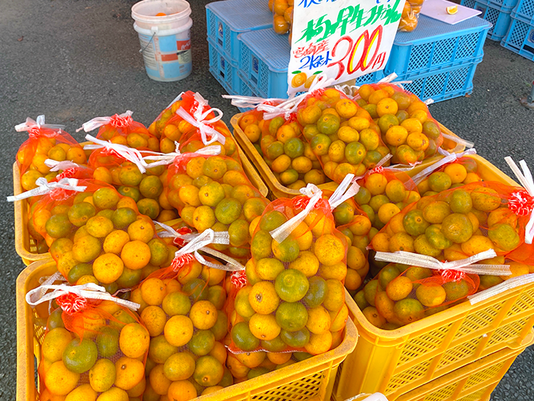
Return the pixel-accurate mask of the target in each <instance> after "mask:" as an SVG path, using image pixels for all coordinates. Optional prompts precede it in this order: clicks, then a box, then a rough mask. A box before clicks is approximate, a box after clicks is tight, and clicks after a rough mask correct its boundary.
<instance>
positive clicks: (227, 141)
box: [160, 91, 240, 162]
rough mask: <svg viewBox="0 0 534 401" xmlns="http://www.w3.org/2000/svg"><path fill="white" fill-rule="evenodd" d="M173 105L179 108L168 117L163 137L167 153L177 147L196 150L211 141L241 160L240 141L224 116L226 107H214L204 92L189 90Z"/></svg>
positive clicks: (223, 152)
mask: <svg viewBox="0 0 534 401" xmlns="http://www.w3.org/2000/svg"><path fill="white" fill-rule="evenodd" d="M172 109H175V110H176V111H175V112H174V113H173V115H172V116H171V117H170V118H169V119H168V120H166V122H165V123H164V124H161V125H162V126H163V129H162V135H161V137H160V148H161V151H162V152H163V153H172V152H175V151H176V149H177V145H176V143H180V146H179V148H178V150H180V152H182V153H186V152H187V153H190V152H195V151H197V150H199V149H202V148H204V147H206V146H209V145H221V148H222V149H221V154H222V155H225V156H228V157H232V158H234V159H235V160H236V161H238V162H240V159H239V154H238V151H237V145H236V143H235V140H234V138H233V137H232V134H231V133H230V131H229V130H228V127H227V126H226V124H225V123H224V122H223V121H222V120H221V118H222V111H221V110H219V109H216V108H211V107H209V105H208V101H207V100H206V99H204V98H203V97H202V95H200V93H193V92H191V91H187V92H185V93H183V94H181V97H180V99H179V100H176V101H175V102H174V103H173V105H172Z"/></svg>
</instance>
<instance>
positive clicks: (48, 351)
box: [26, 276, 150, 401]
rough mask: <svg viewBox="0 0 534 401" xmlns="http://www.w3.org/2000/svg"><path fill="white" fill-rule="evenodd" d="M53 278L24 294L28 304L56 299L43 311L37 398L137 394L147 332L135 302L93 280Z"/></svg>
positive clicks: (142, 384)
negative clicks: (56, 280)
mask: <svg viewBox="0 0 534 401" xmlns="http://www.w3.org/2000/svg"><path fill="white" fill-rule="evenodd" d="M53 283H54V276H52V277H51V278H50V279H48V280H47V281H46V282H45V283H44V284H42V285H41V286H40V287H37V288H36V289H34V290H32V291H30V292H28V293H27V294H26V300H27V302H28V304H30V305H32V306H35V305H38V304H41V303H43V302H46V301H49V302H52V303H53V304H56V305H58V307H57V308H56V309H55V310H53V311H52V313H50V315H49V317H48V321H47V325H46V331H45V335H44V338H43V343H42V345H41V360H40V363H39V370H38V374H39V378H40V384H41V386H40V394H39V398H40V399H41V400H53V399H67V400H69V399H92V400H95V399H97V397H98V399H99V400H103V401H106V400H109V401H112V400H122V399H125V400H127V399H129V398H130V397H131V398H135V397H142V395H143V392H144V390H145V386H146V380H145V361H146V357H147V354H148V348H149V342H150V335H149V333H148V331H147V329H146V328H145V327H144V325H143V324H142V323H141V322H140V320H139V317H138V316H137V314H136V313H135V312H134V311H135V310H137V308H138V307H139V305H138V304H136V303H133V302H129V301H125V300H123V299H120V298H117V297H114V296H112V295H110V294H108V293H106V292H105V290H104V288H102V287H100V286H97V285H95V284H93V283H88V284H85V285H78V286H69V285H65V284H53ZM49 290H51V292H48V291H49ZM65 397H66V398H65ZM131 398H130V399H131Z"/></svg>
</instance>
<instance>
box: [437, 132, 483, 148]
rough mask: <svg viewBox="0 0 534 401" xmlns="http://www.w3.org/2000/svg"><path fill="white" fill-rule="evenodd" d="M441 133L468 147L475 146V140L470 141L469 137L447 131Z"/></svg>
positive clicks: (444, 136)
mask: <svg viewBox="0 0 534 401" xmlns="http://www.w3.org/2000/svg"><path fill="white" fill-rule="evenodd" d="M441 135H442V136H443V138H447V139H448V140H450V141H453V142H455V143H457V144H459V145H464V146H465V147H466V148H472V147H474V146H475V144H474V142H471V141H468V140H467V139H463V138H460V137H458V136H455V135H449V134H447V133H445V132H442V133H441ZM440 149H441V148H440ZM438 151H439V149H438Z"/></svg>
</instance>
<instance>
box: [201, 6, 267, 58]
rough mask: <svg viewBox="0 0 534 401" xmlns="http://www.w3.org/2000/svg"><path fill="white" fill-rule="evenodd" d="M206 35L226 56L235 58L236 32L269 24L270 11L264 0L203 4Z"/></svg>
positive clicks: (236, 55) (236, 50)
mask: <svg viewBox="0 0 534 401" xmlns="http://www.w3.org/2000/svg"><path fill="white" fill-rule="evenodd" d="M206 25H207V30H208V39H209V40H211V41H212V43H213V44H215V45H216V46H217V47H218V48H219V51H222V52H224V54H225V55H226V57H229V58H231V59H232V61H234V62H237V60H238V59H239V44H238V41H237V35H239V34H240V33H243V32H248V31H253V30H257V29H265V28H269V27H271V26H272V25H273V15H272V13H271V12H270V11H269V7H268V6H267V1H264V0H227V1H216V2H213V3H210V4H207V5H206Z"/></svg>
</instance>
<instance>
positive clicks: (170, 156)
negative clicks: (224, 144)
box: [143, 142, 222, 168]
mask: <svg viewBox="0 0 534 401" xmlns="http://www.w3.org/2000/svg"><path fill="white" fill-rule="evenodd" d="M175 146H176V148H175V150H174V152H172V153H157V152H148V154H149V156H144V157H143V161H144V162H145V163H146V160H154V162H153V163H150V164H147V168H151V167H157V166H167V165H169V164H173V163H175V164H178V163H179V162H180V161H181V160H182V159H183V158H185V157H195V156H196V155H200V156H217V155H220V154H221V151H222V149H221V146H220V145H212V146H206V147H205V148H202V149H199V150H197V151H195V152H192V153H181V152H180V150H179V147H180V144H179V143H178V142H175Z"/></svg>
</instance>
